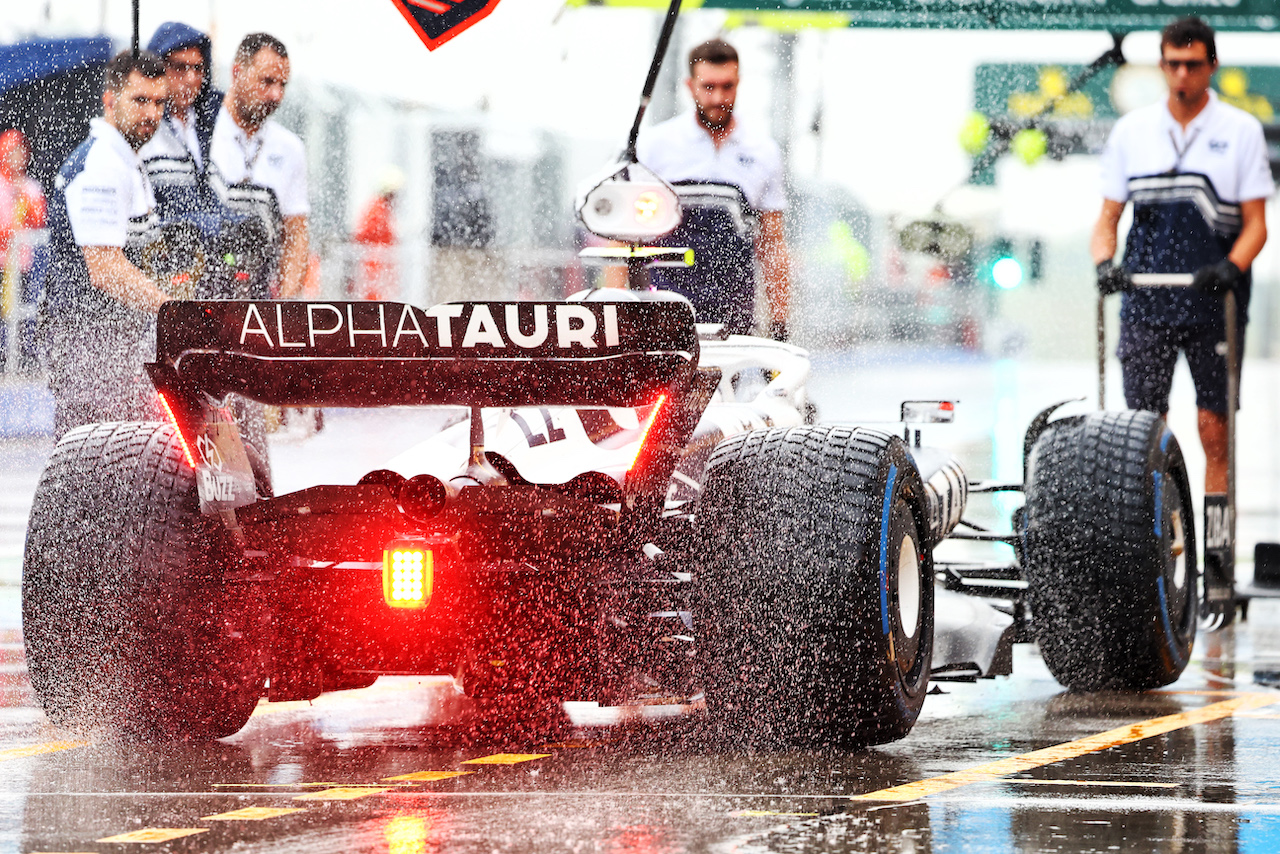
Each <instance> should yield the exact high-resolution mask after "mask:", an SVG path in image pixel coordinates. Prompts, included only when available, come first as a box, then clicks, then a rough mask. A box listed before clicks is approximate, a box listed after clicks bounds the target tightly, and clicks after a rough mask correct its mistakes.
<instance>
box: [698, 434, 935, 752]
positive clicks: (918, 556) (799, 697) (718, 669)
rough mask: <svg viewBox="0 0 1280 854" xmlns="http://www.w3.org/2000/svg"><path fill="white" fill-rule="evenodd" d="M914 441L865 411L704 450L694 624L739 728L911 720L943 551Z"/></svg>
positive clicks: (873, 729)
mask: <svg viewBox="0 0 1280 854" xmlns="http://www.w3.org/2000/svg"><path fill="white" fill-rule="evenodd" d="M923 501H924V498H923V487H922V484H921V481H920V475H919V472H918V471H917V469H916V466H915V464H914V462H913V461H912V458H911V455H910V453H909V452H908V450H907V447H906V445H905V444H904V443H903V442H902V441H901V440H900V439H898V438H896V437H892V436H889V435H886V434H884V433H880V432H877V431H872V430H866V429H862V428H856V427H839V426H816V427H794V428H790V429H773V430H759V431H754V432H751V433H745V434H742V435H739V436H735V437H733V438H731V439H728V440H726V441H725V442H723V443H722V444H721V445H720V446H719V447H718V448H717V449H716V450H715V452H714V453H713V454H712V456H711V458H710V460H709V461H708V464H707V471H706V479H705V482H704V485H703V492H702V496H701V498H700V500H699V502H698V510H697V527H698V536H699V540H700V544H701V550H700V551H701V554H700V562H699V563H698V564H697V565H696V566H695V570H694V587H695V591H696V598H697V602H698V608H697V610H696V614H697V617H696V622H695V632H696V637H697V642H698V646H699V653H700V657H701V659H702V662H703V671H704V674H703V675H704V683H705V690H706V698H707V706H708V710H709V712H710V714H711V715H712V717H713V720H715V721H716V722H717V724H718V725H720V726H722V727H723V728H724V729H725V730H726V731H727V732H728V733H730V734H731V735H734V736H742V737H745V738H747V739H748V740H751V741H764V742H766V743H769V742H774V743H784V744H795V745H824V746H825V745H830V746H842V747H857V746H865V745H871V744H881V743H884V742H887V741H892V740H894V739H898V738H902V737H903V736H904V735H906V734H907V733H908V732H909V731H910V729H911V727H912V725H913V724H914V723H915V720H916V718H917V717H918V716H919V714H920V707H921V705H922V704H923V702H924V696H925V691H926V688H927V686H928V680H929V664H930V656H931V654H932V650H933V561H932V556H931V552H930V549H929V548H928V546H927V544H926V543H925V541H924V534H923V533H922V532H925V531H927V530H928V527H927V523H926V521H925V517H924V515H923V510H922V507H923Z"/></svg>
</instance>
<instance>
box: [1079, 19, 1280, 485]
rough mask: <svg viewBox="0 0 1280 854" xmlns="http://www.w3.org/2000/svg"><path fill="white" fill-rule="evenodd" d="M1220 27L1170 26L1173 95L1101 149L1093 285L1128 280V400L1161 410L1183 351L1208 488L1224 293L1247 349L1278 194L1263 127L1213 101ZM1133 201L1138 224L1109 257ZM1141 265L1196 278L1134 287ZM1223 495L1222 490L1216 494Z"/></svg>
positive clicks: (1168, 73) (1126, 121) (1223, 431)
mask: <svg viewBox="0 0 1280 854" xmlns="http://www.w3.org/2000/svg"><path fill="white" fill-rule="evenodd" d="M1217 67H1218V57H1217V50H1216V46H1215V44H1214V32H1213V29H1212V28H1211V27H1209V26H1208V25H1207V24H1206V23H1205V22H1204V21H1203V20H1201V19H1199V18H1183V19H1180V20H1177V21H1175V22H1173V23H1172V24H1170V25H1169V26H1167V27H1166V28H1165V29H1164V31H1163V33H1162V34H1161V39H1160V68H1161V70H1162V71H1163V72H1164V76H1165V81H1166V83H1167V84H1168V86H1169V96H1168V98H1167V99H1166V100H1165V101H1163V102H1161V103H1158V104H1153V105H1151V106H1149V107H1144V108H1141V109H1137V110H1134V111H1132V112H1130V113H1128V114H1127V115H1125V116H1123V117H1122V118H1121V119H1120V120H1119V121H1117V122H1116V125H1115V128H1114V129H1113V130H1112V132H1111V136H1110V138H1109V139H1108V140H1107V146H1106V149H1105V151H1104V152H1103V155H1102V176H1103V177H1102V193H1103V202H1102V212H1101V214H1100V216H1099V217H1098V220H1097V223H1096V224H1095V225H1094V229H1093V237H1092V240H1091V243H1090V249H1091V252H1092V255H1093V260H1094V263H1095V264H1097V267H1098V287H1099V288H1100V289H1101V291H1102V292H1103V293H1104V294H1106V293H1110V292H1113V291H1116V290H1125V291H1126V293H1125V294H1124V302H1123V305H1122V308H1121V314H1120V343H1119V347H1118V350H1117V355H1118V356H1119V358H1120V363H1121V365H1122V368H1123V375H1124V392H1125V400H1126V402H1127V403H1128V405H1129V407H1130V408H1131V409H1147V410H1151V411H1154V412H1158V413H1160V414H1161V415H1164V414H1166V413H1167V412H1168V409H1169V387H1170V383H1171V379H1172V375H1173V368H1174V364H1175V362H1176V361H1177V358H1178V351H1179V350H1181V351H1182V352H1183V353H1185V354H1186V358H1187V363H1188V365H1189V367H1190V368H1191V375H1192V377H1193V378H1194V380H1195V387H1196V406H1197V407H1198V408H1199V418H1198V421H1199V430H1200V441H1201V443H1202V444H1203V446H1204V451H1205V456H1206V467H1205V492H1206V494H1207V495H1208V496H1210V497H1209V498H1206V503H1207V504H1208V503H1210V501H1211V500H1219V499H1217V498H1216V496H1218V495H1219V494H1223V493H1225V492H1226V490H1227V395H1226V389H1227V366H1226V358H1225V352H1226V351H1225V347H1220V342H1223V341H1224V340H1225V338H1226V332H1225V322H1224V314H1223V307H1222V294H1223V293H1224V292H1225V291H1226V290H1228V289H1234V290H1235V291H1236V296H1237V300H1238V301H1237V305H1238V312H1239V313H1238V326H1237V329H1239V330H1240V333H1239V337H1240V341H1239V342H1238V344H1239V345H1240V347H1239V350H1238V351H1237V352H1243V343H1244V342H1243V339H1244V328H1245V323H1246V321H1247V320H1248V307H1249V292H1250V275H1249V268H1250V265H1251V264H1252V263H1253V259H1254V258H1256V257H1257V255H1258V253H1259V251H1261V249H1262V247H1263V244H1265V243H1266V240H1267V224H1266V218H1265V209H1266V201H1267V198H1268V197H1269V196H1270V195H1271V194H1272V192H1274V189H1275V187H1274V185H1273V183H1272V180H1271V172H1270V170H1269V168H1268V165H1267V149H1266V143H1265V141H1264V139H1263V134H1262V126H1261V125H1260V124H1259V122H1258V120H1257V119H1255V118H1254V117H1253V116H1251V115H1249V114H1248V113H1245V112H1244V111H1243V110H1239V109H1237V108H1235V107H1232V106H1230V105H1228V104H1224V103H1222V102H1221V101H1219V100H1218V97H1217V95H1216V94H1215V93H1214V92H1213V91H1211V90H1210V88H1209V82H1210V78H1211V77H1212V75H1213V73H1214V71H1215V70H1216V69H1217ZM1127 202H1132V203H1133V209H1134V210H1133V226H1132V227H1131V228H1130V230H1129V235H1128V239H1127V241H1126V244H1125V253H1124V260H1123V262H1122V264H1121V265H1117V264H1115V263H1114V261H1113V260H1112V258H1113V256H1114V255H1115V251H1116V243H1117V239H1116V231H1117V226H1118V224H1119V221H1120V215H1121V213H1122V212H1123V210H1124V206H1125V204H1126V203H1127ZM1134 273H1163V274H1171V273H1183V274H1185V273H1193V274H1194V278H1193V282H1194V284H1193V286H1192V287H1141V288H1131V287H1130V285H1131V283H1132V280H1131V279H1130V276H1131V274H1134ZM1221 500H1225V499H1221Z"/></svg>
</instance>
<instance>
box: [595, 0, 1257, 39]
mask: <svg viewBox="0 0 1280 854" xmlns="http://www.w3.org/2000/svg"><path fill="white" fill-rule="evenodd" d="M573 5H605V6H648V7H651V8H660V7H663V6H665V5H666V4H665V3H655V2H654V0H579V2H578V3H574V4H573ZM686 5H687V6H688V7H689V8H696V7H701V8H704V9H732V10H738V11H755V12H800V13H809V14H817V15H823V16H844V17H846V18H847V24H846V25H847V26H850V27H893V28H906V29H959V30H1105V31H1107V32H1113V33H1127V32H1132V31H1134V30H1159V29H1162V28H1163V27H1164V26H1165V24H1167V23H1169V21H1171V20H1173V19H1174V18H1178V17H1182V16H1184V15H1199V16H1200V17H1202V18H1204V19H1205V20H1206V21H1208V22H1209V24H1210V25H1211V26H1212V27H1213V28H1214V29H1216V30H1218V31H1222V32H1274V31H1277V30H1280V9H1277V7H1276V3H1275V0H1235V2H1233V3H1232V4H1231V5H1227V4H1226V3H1224V2H1221V0H1219V2H1208V3H1206V2H1199V3H1197V2H1194V0H1193V2H1187V3H1183V2H1178V0H701V2H697V0H690V2H689V3H687V4H686ZM832 20H833V18H832V17H825V18H824V19H823V23H824V25H825V26H830V25H831V21H832Z"/></svg>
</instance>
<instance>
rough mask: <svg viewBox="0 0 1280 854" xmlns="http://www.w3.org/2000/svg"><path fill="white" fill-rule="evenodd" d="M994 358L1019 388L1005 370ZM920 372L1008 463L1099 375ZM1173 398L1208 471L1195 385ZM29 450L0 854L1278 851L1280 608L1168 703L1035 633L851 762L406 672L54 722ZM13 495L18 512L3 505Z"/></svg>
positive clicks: (1265, 469)
mask: <svg viewBox="0 0 1280 854" xmlns="http://www.w3.org/2000/svg"><path fill="white" fill-rule="evenodd" d="M1001 371H1007V372H1009V373H1010V374H1011V376H1010V377H1006V378H1005V380H1008V382H1003V384H1002V382H994V381H991V378H990V377H988V374H992V375H996V374H1000V372H1001ZM1116 373H1118V372H1113V375H1114V374H1116ZM826 375H830V376H833V377H836V378H837V379H839V378H840V377H843V376H844V375H845V374H844V373H843V372H842V371H838V370H837V371H831V370H828V371H827V372H826V373H825V374H824V376H826ZM935 375H936V377H935ZM859 376H862V377H864V379H863V380H862V381H861V385H859V386H858V387H857V390H858V394H859V398H860V401H861V405H865V404H866V402H867V401H870V402H872V403H873V404H876V405H877V406H878V409H879V410H883V411H884V412H885V413H887V414H886V415H885V418H886V419H887V418H891V417H892V413H893V412H896V403H895V402H894V401H896V400H897V399H898V396H899V385H901V384H903V383H900V382H899V379H898V378H897V375H896V374H895V375H894V377H892V378H890V377H889V376H887V375H886V376H885V377H883V383H884V385H885V386H886V387H885V388H883V389H880V388H879V387H878V386H876V385H875V382H876V381H877V377H880V374H877V373H875V372H866V373H863V374H860V375H859ZM891 379H892V380H893V382H892V383H891V382H890V380H891ZM996 379H1000V377H998V376H997V377H996ZM910 380H911V381H910V382H909V383H905V385H908V386H909V387H911V388H913V389H916V391H917V392H918V395H917V396H919V397H930V396H937V397H958V398H960V399H961V400H962V401H963V403H962V406H961V407H960V408H959V410H958V411H959V415H958V418H957V423H956V424H955V425H951V426H948V427H947V428H946V429H947V430H948V431H951V432H950V433H948V434H941V435H951V436H953V437H954V438H955V439H957V440H958V441H959V442H960V444H961V446H962V448H961V450H962V458H963V459H965V460H966V466H968V467H969V470H970V473H971V474H972V475H974V476H979V477H981V476H992V477H996V478H1002V477H1016V476H1017V474H1018V473H1019V472H1020V466H1021V457H1020V449H1021V438H1022V431H1023V430H1024V429H1025V425H1026V423H1027V421H1028V420H1029V418H1030V417H1031V415H1033V414H1034V413H1035V412H1036V411H1038V409H1039V408H1040V407H1041V406H1043V405H1045V404H1046V403H1047V402H1052V400H1048V399H1046V394H1050V395H1052V394H1055V393H1056V392H1053V391H1050V392H1042V391H1038V389H1039V388H1040V387H1041V386H1054V387H1057V386H1062V387H1065V388H1072V389H1075V388H1081V387H1087V383H1088V380H1089V371H1088V369H1087V366H1085V367H1084V368H1079V369H1076V370H1075V371H1074V372H1071V373H1070V374H1069V375H1067V376H1066V377H1065V379H1064V378H1063V377H1060V376H1059V375H1058V374H1057V373H1053V372H1046V370H1044V369H1033V368H1023V367H1018V366H1013V367H1010V366H1007V365H1004V366H1002V365H1000V364H996V365H993V366H990V367H989V368H983V369H982V370H978V369H976V368H975V367H974V366H972V365H969V364H958V365H956V366H954V367H953V368H952V369H949V370H939V369H936V368H933V367H930V368H929V369H928V370H927V371H926V370H925V369H923V368H921V369H918V370H917V371H916V372H915V373H914V374H913V375H912V376H911V377H910ZM824 382H827V384H828V385H830V386H831V388H830V389H828V388H825V387H820V388H819V389H818V391H819V392H825V394H822V395H821V396H820V398H819V399H820V400H821V401H823V402H824V407H825V409H824V414H825V416H826V417H829V418H835V419H842V418H849V419H852V418H855V417H858V414H857V413H855V412H853V411H846V409H845V408H842V404H841V403H840V401H841V400H842V397H841V396H840V395H839V394H837V392H839V390H840V387H839V386H840V383H839V382H837V381H836V379H833V380H824ZM840 382H843V380H840ZM1245 382H1246V391H1247V392H1248V394H1249V400H1250V401H1251V406H1250V407H1249V408H1248V409H1246V410H1245V415H1246V418H1245V419H1244V420H1243V422H1242V427H1241V429H1242V437H1241V438H1242V443H1243V446H1244V447H1246V448H1248V449H1249V451H1248V454H1249V456H1248V459H1247V462H1248V465H1246V466H1244V467H1243V468H1242V470H1241V481H1240V483H1241V490H1242V492H1241V495H1242V498H1241V506H1240V524H1241V538H1242V542H1243V543H1244V546H1245V548H1244V549H1242V550H1241V557H1242V559H1244V560H1245V561H1246V562H1247V559H1248V557H1249V556H1250V555H1251V553H1252V551H1251V550H1252V542H1254V541H1256V540H1258V539H1280V512H1278V511H1277V510H1276V507H1277V506H1278V505H1277V503H1276V502H1277V500H1278V499H1280V492H1278V491H1277V490H1280V486H1277V484H1280V476H1278V473H1280V466H1278V465H1277V459H1276V454H1275V453H1274V447H1275V445H1274V437H1275V436H1276V435H1277V433H1278V432H1280V403H1278V402H1277V400H1278V399H1277V396H1276V390H1277V389H1280V369H1278V366H1277V365H1276V364H1275V363H1261V364H1258V365H1253V366H1251V367H1250V369H1249V371H1247V372H1246V378H1245ZM816 384H818V385H820V386H821V383H816ZM890 385H892V387H889V386H890ZM989 389H995V391H994V392H992V391H990V390H989ZM1117 394H1118V391H1117ZM1002 395H1003V396H1002ZM1060 396H1065V395H1060ZM827 401H832V402H831V403H827ZM848 408H849V409H850V410H851V409H852V405H850V406H849V407H848ZM873 408H874V407H873ZM1175 410H1176V414H1175V416H1174V417H1173V418H1172V419H1171V423H1172V424H1173V426H1174V428H1175V431H1176V432H1177V433H1178V435H1179V436H1186V437H1189V438H1188V439H1187V440H1186V441H1185V445H1186V446H1187V447H1186V451H1187V453H1188V462H1189V465H1190V467H1191V468H1192V479H1193V480H1198V478H1199V476H1200V472H1201V471H1202V468H1201V466H1202V463H1201V462H1200V461H1199V460H1198V459H1197V455H1198V452H1199V449H1198V447H1196V443H1195V440H1194V438H1190V437H1193V436H1194V432H1193V431H1194V424H1193V423H1188V422H1187V421H1186V418H1187V415H1188V413H1193V412H1194V409H1193V408H1192V407H1191V405H1190V402H1189V398H1188V397H1187V396H1186V395H1184V396H1183V397H1182V398H1179V401H1178V402H1177V403H1176V404H1175ZM1179 417H1181V418H1183V420H1182V421H1181V422H1179V421H1178V420H1177V419H1178V418H1179ZM1190 417H1193V416H1190ZM339 428H341V419H338V418H335V419H332V420H331V423H330V426H329V427H326V430H325V432H324V433H322V434H320V437H319V438H320V440H322V441H323V442H327V443H329V444H330V445H331V447H329V448H328V449H327V450H324V449H317V448H315V447H311V448H305V449H304V448H302V447H300V446H299V447H296V448H294V447H291V446H288V445H282V446H279V447H275V448H273V452H272V453H273V457H272V458H273V466H277V468H278V471H280V472H282V473H283V471H284V470H286V469H287V468H288V467H289V466H290V465H294V466H295V467H300V466H301V461H302V460H303V459H304V458H305V459H313V458H314V457H315V456H317V455H318V456H323V457H326V458H328V460H329V462H330V463H332V464H341V465H345V466H346V467H347V469H349V470H343V471H341V472H339V475H340V476H339V477H338V478H337V479H335V480H333V481H332V482H354V478H355V477H358V476H359V474H360V473H362V472H363V471H367V470H368V469H369V468H370V467H373V466H374V465H375V462H374V460H373V458H372V456H370V455H369V454H368V453H365V452H364V451H363V450H362V449H367V448H370V447H374V446H383V447H385V444H386V443H385V441H383V439H385V436H380V437H378V441H370V440H369V439H368V437H367V436H366V435H364V433H362V432H360V433H355V434H354V435H349V436H345V437H344V436H343V434H342V431H341V429H339ZM359 429H360V430H361V431H363V430H364V427H363V426H362V425H361V426H360V428H359ZM1006 434H1007V435H1006ZM357 439H359V440H361V441H357ZM10 444H11V445H12V446H11V447H10V446H6V447H5V448H4V449H3V453H2V454H0V457H2V458H3V459H0V517H4V516H5V515H6V514H8V515H9V516H13V517H14V519H13V522H12V524H11V525H10V528H11V529H12V530H10V531H9V533H8V534H7V535H5V532H4V530H0V535H4V536H8V539H5V540H4V542H3V544H0V546H2V547H0V854H8V852H23V854H26V852H135V851H136V852H153V851H155V852H161V851H172V852H215V851H216V852H222V851H235V852H254V854H257V852H307V854H310V853H311V852H316V853H317V854H325V852H386V854H427V852H442V851H443V852H451V851H458V852H473V851H474V852H489V851H504V852H506V851H511V852H545V851H565V852H575V854H577V852H606V853H607V854H623V852H637V854H640V853H641V852H643V854H669V853H673V852H681V851H706V852H733V851H737V852H757V851H760V852H763V851H778V852H801V851H823V852H859V851H877V852H878V851H888V852H913V854H914V852H984V854H986V852H996V853H997V854H1002V852H1009V854H1013V852H1019V854H1020V853H1021V852H1108V851H1122V852H1129V851H1158V852H1215V854H1216V853H1217V852H1245V854H1260V852H1271V851H1275V850H1280V751H1277V750H1276V749H1275V748H1274V747H1273V745H1274V744H1275V743H1276V742H1277V741H1280V691H1276V690H1273V689H1272V688H1270V687H1268V685H1267V683H1268V682H1269V681H1270V677H1268V675H1267V674H1268V673H1272V672H1275V676H1276V679H1277V681H1280V601H1267V602H1256V603H1254V605H1253V606H1252V608H1251V609H1250V613H1249V620H1248V621H1247V622H1246V623H1243V624H1238V625H1237V626H1235V627H1233V628H1231V629H1228V630H1226V631H1224V632H1220V633H1216V634H1203V633H1202V634H1201V635H1200V637H1199V638H1198V639H1197V644H1196V650H1195V655H1194V658H1193V661H1192V663H1191V664H1190V666H1189V667H1188V668H1187V670H1186V672H1185V673H1184V675H1183V676H1182V678H1181V679H1180V680H1179V681H1178V682H1177V683H1175V684H1174V685H1172V686H1170V687H1169V689H1168V690H1165V691H1161V692H1152V693H1148V694H1142V695H1116V694H1111V695H1085V694H1080V695H1073V694H1067V693H1064V692H1063V691H1062V690H1061V689H1060V688H1059V686H1058V685H1057V684H1056V683H1055V682H1054V681H1053V679H1052V678H1051V676H1050V675H1049V673H1048V671H1047V670H1046V668H1045V667H1044V665H1043V663H1042V662H1041V661H1040V659H1039V658H1038V656H1037V655H1036V653H1035V650H1034V648H1032V647H1027V646H1019V647H1018V648H1017V650H1016V651H1015V657H1014V675H1013V676H1012V677H1008V678H1001V679H997V680H992V681H982V682H978V683H974V684H942V685H940V686H939V688H940V690H941V691H942V692H943V693H937V694H933V695H931V696H929V697H928V700H927V702H926V703H925V706H924V712H923V714H922V716H921V719H920V721H919V723H918V724H917V725H916V727H915V729H914V730H913V731H912V732H911V734H910V735H908V736H907V737H906V738H905V739H903V740H902V741H899V742H896V743H894V744H890V745H884V746H881V747H877V748H874V749H871V750H867V751H863V752H857V753H842V752H820V751H782V752H755V753H744V752H740V751H736V750H734V749H732V748H731V747H729V746H726V745H725V744H724V743H723V742H719V741H717V739H715V738H714V737H712V736H711V735H709V734H708V733H707V732H706V728H705V727H704V726H703V725H702V722H701V718H700V717H699V716H698V715H697V714H696V713H695V714H692V715H686V716H684V717H674V718H664V719H658V720H648V719H645V718H643V717H642V716H641V715H640V714H639V713H638V711H637V712H636V713H635V714H632V715H631V716H630V719H628V720H626V721H623V722H620V723H619V722H616V721H615V722H613V723H612V724H611V725H598V724H600V723H607V720H606V715H604V714H603V713H601V712H600V711H599V710H596V709H593V708H591V707H582V706H573V707H570V709H569V711H571V712H572V713H573V715H574V716H575V718H576V720H577V724H574V723H572V722H566V719H565V718H561V719H560V721H559V722H558V725H555V726H551V725H547V724H545V723H544V724H543V725H541V726H536V727H530V726H524V725H520V724H519V723H517V722H515V721H512V720H509V719H503V718H502V717H496V718H494V719H493V720H492V721H490V722H488V723H487V724H485V725H484V726H473V725H472V724H471V723H469V719H468V714H469V712H470V709H469V705H468V701H466V700H464V699H462V698H460V697H459V696H458V695H457V694H456V693H455V692H454V690H453V686H452V683H451V682H450V681H448V680H441V679H416V678H408V677H396V678H383V679H382V680H380V681H379V682H378V683H377V684H376V685H374V686H373V687H371V688H367V689H363V690H359V691H350V692H343V693H336V694H329V695H325V696H323V697H321V698H320V699H319V700H317V701H316V702H314V703H312V704H308V703H279V704H271V703H263V704H262V705H261V706H260V707H259V709H258V712H257V714H256V715H255V716H254V718H253V719H252V720H251V721H250V723H249V725H248V726H247V727H246V728H245V729H244V730H243V731H242V732H240V733H239V734H237V735H236V736H234V737H232V738H228V739H225V740H222V741H219V742H215V743H213V744H209V745H169V746H156V745H146V744H125V743H119V742H113V741H111V740H109V739H105V738H103V737H95V736H88V737H85V736H81V735H78V734H76V733H71V732H67V731H64V730H59V729H57V728H54V727H52V726H51V725H49V724H48V723H47V722H46V721H45V719H44V716H43V714H42V712H41V711H40V710H39V708H38V707H37V706H36V705H35V701H34V698H33V696H32V691H31V686H30V683H29V682H28V680H27V677H26V672H25V659H24V655H23V650H22V640H21V633H20V620H19V604H18V588H17V584H18V580H19V576H20V554H21V533H22V527H23V523H24V521H25V513H26V507H29V495H30V492H31V491H32V490H34V485H35V478H36V477H37V475H38V472H39V467H40V465H41V464H42V460H43V457H44V456H46V455H47V452H48V449H47V447H44V446H42V445H40V444H39V443H36V445H35V446H31V447H28V446H26V445H23V444H22V443H17V444H13V443H10ZM312 444H313V445H314V444H315V442H313V443H312ZM304 450H305V451H307V453H306V454H303V453H302V452H303V451H304ZM294 451H297V453H296V456H297V460H295V461H293V462H291V458H290V454H291V453H293V452H294ZM364 457H369V458H368V459H365V458H364ZM988 463H989V464H990V474H989V475H988V468H987V464H988ZM1002 467H1004V469H1005V470H1004V471H1001V468H1002ZM285 488H286V489H292V488H297V485H293V486H286V487H285ZM19 493H25V494H26V495H27V499H26V504H25V506H24V505H23V504H22V503H21V502H17V501H16V499H15V506H14V507H12V508H8V509H6V508H7V505H6V504H5V501H7V500H9V498H10V497H12V496H16V495H18V494H19ZM1006 518H1007V517H1006ZM978 521H983V519H981V518H979V520H978ZM3 528H4V518H0V529H3ZM10 541H12V542H10ZM1259 676H1260V677H1261V681H1259ZM657 711H661V710H654V709H650V710H649V714H650V715H652V714H653V713H655V712H657ZM593 722H596V724H597V725H589V724H592V723H593Z"/></svg>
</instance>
